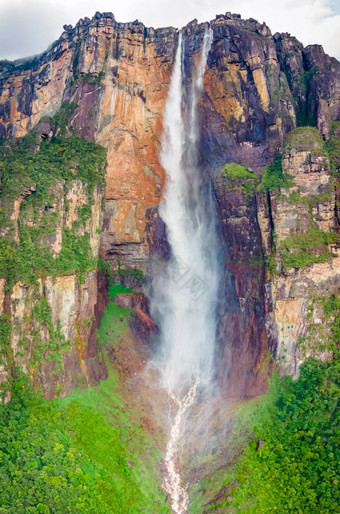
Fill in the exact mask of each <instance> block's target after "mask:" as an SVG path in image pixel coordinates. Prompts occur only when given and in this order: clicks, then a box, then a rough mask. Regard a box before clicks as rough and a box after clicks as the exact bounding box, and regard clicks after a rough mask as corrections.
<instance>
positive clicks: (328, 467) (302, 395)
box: [229, 359, 340, 513]
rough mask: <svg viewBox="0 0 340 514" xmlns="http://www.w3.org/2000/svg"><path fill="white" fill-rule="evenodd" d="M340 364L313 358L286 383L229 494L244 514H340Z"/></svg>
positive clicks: (253, 442)
mask: <svg viewBox="0 0 340 514" xmlns="http://www.w3.org/2000/svg"><path fill="white" fill-rule="evenodd" d="M339 374H340V364H339V361H331V362H320V361H318V360H316V359H310V360H309V361H308V362H306V364H304V365H303V366H302V368H301V376H300V378H299V380H297V381H293V380H292V379H291V377H287V378H286V379H285V380H282V382H281V384H280V389H279V396H278V400H277V402H276V404H275V408H274V409H273V412H272V414H271V416H270V420H269V421H268V420H267V423H266V424H265V425H263V426H261V428H259V429H257V430H256V432H255V433H256V437H255V438H254V439H253V440H252V441H251V442H250V443H249V445H248V447H247V449H246V452H245V456H244V457H243V458H242V459H241V461H240V464H239V466H238V469H237V475H236V483H235V484H234V486H233V490H232V491H230V494H231V496H232V498H233V499H234V501H233V502H231V503H229V504H230V505H232V506H234V505H235V506H237V507H238V509H237V510H238V511H242V512H259V513H260V512H264V513H265V512H268V513H269V512H274V511H277V512H310V513H318V512H337V509H338V505H339V500H340V495H339V488H338V480H339V471H340V469H339V457H340V455H339V450H338V447H337V437H338V430H339V424H338V419H337V415H336V408H337V403H338V401H339V385H338V384H339Z"/></svg>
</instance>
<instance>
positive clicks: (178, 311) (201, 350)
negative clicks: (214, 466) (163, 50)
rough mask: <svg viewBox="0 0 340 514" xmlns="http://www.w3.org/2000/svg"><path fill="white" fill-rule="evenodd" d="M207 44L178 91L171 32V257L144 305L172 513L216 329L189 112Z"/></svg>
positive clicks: (209, 231)
mask: <svg viewBox="0 0 340 514" xmlns="http://www.w3.org/2000/svg"><path fill="white" fill-rule="evenodd" d="M211 42H212V31H211V30H210V29H207V30H206V31H205V34H204V40H203V48H202V53H201V58H200V62H199V64H198V66H197V67H196V69H195V70H194V71H193V73H192V78H191V86H190V87H189V88H187V90H185V88H184V86H183V84H184V80H183V78H184V77H183V74H184V62H183V53H184V52H183V41H182V34H180V35H179V40H178V48H177V52H176V58H175V65H174V70H173V73H172V77H171V83H170V89H169V94H168V98H167V103H166V109H165V115H164V134H163V140H162V151H161V163H162V165H163V167H164V169H165V171H166V176H167V187H166V191H165V194H164V197H163V201H162V203H161V206H160V215H161V217H162V219H163V221H164V222H165V224H166V229H167V237H168V241H169V244H170V248H171V257H170V261H169V263H168V265H167V268H166V270H165V272H164V271H163V273H161V274H159V275H157V276H156V277H155V280H154V284H153V286H154V295H153V298H152V305H151V306H152V313H153V316H154V318H155V319H156V320H157V323H158V326H159V327H160V331H161V337H162V350H163V354H162V357H161V364H160V368H161V370H162V379H163V381H164V386H165V387H166V388H167V391H168V394H169V403H170V407H171V408H170V411H171V419H170V421H171V427H172V428H171V431H170V436H169V441H168V445H167V451H166V455H165V459H164V462H165V467H166V475H165V478H164V483H163V488H164V490H165V491H166V492H167V493H168V494H169V495H170V497H171V506H172V510H173V512H175V513H183V512H186V511H187V506H188V494H187V491H186V490H185V488H184V487H183V486H182V485H181V477H180V474H179V472H178V470H177V468H178V466H177V458H178V451H179V445H180V442H181V436H182V434H183V430H184V428H185V420H186V418H187V416H188V412H189V410H190V408H191V406H192V405H193V404H194V403H195V401H196V396H197V391H198V387H199V386H200V388H203V387H207V386H208V385H209V384H210V381H211V375H212V363H213V351H214V342H215V332H216V320H215V305H216V299H217V289H218V282H219V266H218V261H217V246H218V245H217V236H216V230H215V221H214V220H215V218H214V214H213V206H212V200H211V194H210V191H209V184H207V181H204V180H203V178H202V173H201V170H200V167H199V162H198V139H199V126H198V125H199V124H198V117H197V103H198V101H199V100H200V98H201V95H202V89H203V75H204V71H205V67H206V62H207V57H208V53H209V50H210V47H211Z"/></svg>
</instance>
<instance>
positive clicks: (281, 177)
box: [257, 156, 293, 193]
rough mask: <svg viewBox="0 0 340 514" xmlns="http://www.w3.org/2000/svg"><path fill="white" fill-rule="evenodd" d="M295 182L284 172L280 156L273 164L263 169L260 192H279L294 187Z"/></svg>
mask: <svg viewBox="0 0 340 514" xmlns="http://www.w3.org/2000/svg"><path fill="white" fill-rule="evenodd" d="M292 185H293V180H292V178H291V177H290V175H288V173H284V172H283V170H282V156H280V157H279V158H278V159H277V160H276V161H275V162H274V163H273V164H271V165H267V166H265V167H264V168H263V173H262V177H261V183H260V184H259V186H258V188H257V189H258V191H262V192H265V193H268V191H269V190H271V191H277V192H279V191H280V189H281V188H286V189H287V188H289V187H292Z"/></svg>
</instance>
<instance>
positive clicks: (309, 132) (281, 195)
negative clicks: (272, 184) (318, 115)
mask: <svg viewBox="0 0 340 514" xmlns="http://www.w3.org/2000/svg"><path fill="white" fill-rule="evenodd" d="M282 167H283V170H284V171H285V172H286V173H287V174H289V176H290V180H291V187H288V188H281V190H280V191H276V192H270V193H269V195H268V203H266V202H264V203H259V210H258V219H259V224H260V227H261V232H262V238H263V248H264V250H265V255H266V258H267V259H273V260H272V261H271V266H272V273H271V274H270V280H269V281H268V283H267V284H268V285H267V290H268V292H269V297H270V300H271V306H272V309H273V310H272V312H268V319H267V326H268V330H269V332H270V333H272V336H273V339H274V341H276V356H277V358H278V360H279V365H280V369H281V371H282V372H283V373H287V374H290V375H292V376H294V377H297V376H298V373H299V366H300V364H301V363H302V362H304V360H305V359H306V357H307V356H309V355H311V354H312V355H319V356H323V357H325V358H326V357H327V356H328V353H327V352H325V351H324V350H323V349H322V346H323V343H324V341H322V340H320V344H319V348H318V349H317V350H315V349H314V350H313V351H312V350H311V349H309V348H308V344H307V346H306V347H303V346H301V345H300V346H299V341H300V339H301V338H302V337H303V336H306V335H308V327H309V326H310V325H311V324H313V323H320V320H321V311H320V307H319V305H318V300H319V299H320V297H322V296H329V295H330V294H332V293H335V294H337V293H339V290H340V259H339V254H340V252H339V243H340V240H339V237H338V236H337V234H336V230H337V225H336V216H335V213H336V209H335V207H336V204H335V184H336V177H334V176H332V174H331V171H330V164H329V158H328V154H327V151H326V147H325V145H324V142H323V140H322V138H321V136H320V133H318V131H317V130H316V129H313V128H308V127H303V128H300V129H296V130H295V131H293V132H292V133H291V134H289V136H288V138H287V143H286V149H285V152H284V154H283V157H282ZM262 202H263V200H262ZM273 236H274V241H273V240H272V239H271V238H273ZM274 247H275V249H274Z"/></svg>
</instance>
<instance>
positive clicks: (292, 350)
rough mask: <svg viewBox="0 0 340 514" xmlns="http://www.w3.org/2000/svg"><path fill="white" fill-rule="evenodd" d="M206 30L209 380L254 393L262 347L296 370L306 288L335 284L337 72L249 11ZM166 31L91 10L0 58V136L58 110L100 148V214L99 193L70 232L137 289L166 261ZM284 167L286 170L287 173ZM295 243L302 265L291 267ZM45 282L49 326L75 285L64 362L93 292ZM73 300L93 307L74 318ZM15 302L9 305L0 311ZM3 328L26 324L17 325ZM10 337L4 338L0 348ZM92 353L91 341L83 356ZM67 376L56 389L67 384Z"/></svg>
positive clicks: (203, 113) (262, 377) (194, 48)
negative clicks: (38, 50) (215, 259)
mask: <svg viewBox="0 0 340 514" xmlns="http://www.w3.org/2000/svg"><path fill="white" fill-rule="evenodd" d="M206 26H207V24H198V23H197V22H196V21H195V20H194V21H193V22H191V23H189V24H188V25H187V26H186V27H185V28H184V29H183V36H184V37H183V40H184V45H185V59H184V66H185V70H186V73H185V76H186V83H185V84H184V87H187V86H188V85H189V82H190V76H191V69H192V66H193V65H194V63H195V60H196V59H197V58H198V56H199V52H200V50H201V47H202V40H203V34H204V29H205V27H206ZM210 26H211V28H212V29H213V33H214V38H213V45H212V49H211V52H210V54H209V58H208V65H207V71H206V74H205V79H204V95H203V98H202V101H201V103H200V109H199V119H200V127H201V138H200V154H201V162H200V166H201V169H202V173H204V175H205V176H206V177H207V178H208V177H209V176H210V177H211V178H212V181H213V183H214V189H215V196H216V207H217V213H218V222H219V225H220V230H221V239H222V241H223V251H224V263H225V279H224V284H223V286H222V291H221V298H222V301H221V305H220V318H219V319H220V323H219V334H218V341H219V349H218V360H219V362H220V365H219V373H218V374H219V378H220V382H221V383H222V384H226V383H228V390H229V392H230V393H231V394H247V395H254V394H258V393H260V392H262V391H264V389H265V387H266V378H267V376H268V372H270V369H271V367H272V355H277V356H279V357H280V358H281V363H282V369H283V370H284V371H285V372H288V373H291V374H294V375H295V374H296V373H297V372H298V363H299V362H300V360H301V359H302V355H300V354H299V351H298V350H297V349H296V343H297V340H298V339H299V337H300V336H302V335H304V333H305V332H306V325H307V321H306V320H307V314H308V306H309V305H310V303H311V302H312V303H313V301H314V300H313V298H312V297H311V295H312V293H313V295H314V297H315V296H316V294H318V295H321V294H326V293H327V294H328V293H329V291H334V292H335V291H336V290H337V288H338V286H339V282H340V271H339V260H338V257H337V247H338V241H337V239H336V238H335V237H333V235H329V234H333V233H334V232H335V231H336V230H338V221H337V219H338V218H337V216H338V204H337V201H336V198H337V197H338V186H337V183H338V182H337V181H338V175H337V173H338V169H337V166H338V165H339V160H337V157H336V149H337V148H338V147H337V146H336V145H337V144H338V143H337V141H338V139H337V136H338V133H337V130H338V125H336V124H335V123H336V121H338V120H339V96H340V92H339V74H340V67H339V63H338V62H337V61H336V60H335V59H333V58H331V57H329V56H327V55H325V54H324V52H323V50H322V48H321V47H319V46H317V45H313V46H309V47H307V48H303V46H302V45H301V44H300V43H299V42H298V41H297V40H296V39H295V38H294V37H291V36H290V35H289V34H275V35H274V36H272V34H271V32H270V29H269V28H268V27H267V26H266V25H265V24H260V23H258V22H257V21H256V20H252V19H250V20H242V19H241V18H240V16H239V15H232V14H230V13H226V14H225V15H220V16H217V17H216V19H215V20H213V21H212V22H211V23H210ZM177 38H178V32H177V30H176V29H174V28H166V29H156V30H154V29H152V28H146V27H145V26H144V25H143V24H142V23H140V22H138V21H137V20H136V21H135V22H133V23H125V24H123V23H118V22H116V21H115V19H114V16H113V15H112V14H111V13H103V14H100V13H97V14H96V15H95V17H94V18H93V19H92V20H89V19H87V18H86V19H84V20H80V21H79V22H78V24H77V25H76V26H75V27H74V28H73V27H71V26H66V27H65V31H64V32H63V34H62V35H61V37H60V39H59V40H58V41H56V42H55V43H54V44H53V45H52V47H51V48H50V49H49V50H48V51H47V52H46V53H44V54H42V55H41V56H40V57H38V58H36V59H34V60H33V61H26V62H23V63H10V62H2V63H0V85H1V90H0V135H1V136H2V137H4V138H17V137H21V136H24V135H25V134H26V133H27V132H28V131H29V130H31V129H33V128H34V127H36V126H37V125H38V126H39V123H40V124H41V123H44V120H45V119H46V117H51V116H54V115H55V114H56V113H59V112H62V111H63V109H64V110H65V105H67V106H68V107H69V110H68V119H67V124H66V125H67V126H66V127H65V130H66V136H70V135H72V134H77V135H78V136H80V137H83V138H86V139H88V140H90V141H93V142H96V143H99V144H100V145H102V146H104V148H105V149H106V151H107V175H106V198H105V207H104V208H103V210H101V208H100V207H97V208H94V206H95V205H97V206H99V204H100V198H99V196H98V198H97V199H94V204H93V205H92V207H91V209H92V210H91V214H90V217H89V218H88V219H87V221H86V223H87V226H86V227H85V228H80V227H78V229H77V230H80V231H82V232H81V233H80V232H79V236H80V235H81V234H83V233H84V231H85V232H87V233H88V234H89V236H88V237H89V241H90V244H91V247H92V248H93V252H94V254H96V252H97V249H98V235H96V233H97V229H101V228H102V234H101V242H100V256H101V257H102V258H103V259H104V260H106V261H108V262H109V263H110V265H111V269H112V270H118V271H119V274H120V275H121V277H123V279H124V281H125V282H126V283H133V284H134V286H135V287H137V288H140V281H139V278H140V276H141V274H142V273H146V274H148V273H150V269H151V263H152V261H153V260H154V259H161V258H166V256H167V252H168V248H167V243H166V235H165V231H164V226H163V224H162V221H161V220H160V218H159V216H158V210H157V206H158V204H159V202H160V200H161V194H162V189H163V187H164V171H163V169H162V167H161V166H160V163H159V158H158V153H159V147H160V138H161V133H162V114H163V112H164V105H165V101H166V95H167V90H168V86H169V81H170V76H171V71H172V66H173V62H174V56H175V49H176V44H177ZM62 106H64V107H63V109H62V110H61V111H60V109H61V107H62ZM297 125H299V126H303V125H314V126H316V127H317V128H318V129H319V130H320V132H317V129H316V128H313V129H312V132H310V131H309V132H308V131H307V132H308V134H309V135H307V136H306V137H300V138H299V137H298V133H296V132H291V131H292V130H293V129H295V127H296V126H297ZM298 130H299V129H298ZM48 132H49V129H48V128H47V129H45V130H44V131H43V132H42V133H43V137H44V138H45V137H48ZM289 133H291V134H294V133H295V134H296V135H297V137H295V138H294V137H292V136H291V137H290V136H289V135H288V134H289ZM300 135H301V134H300ZM289 137H290V139H289ZM326 142H327V146H325V144H326ZM280 153H283V157H282V159H281V158H280V159H279V168H280V170H279V175H280V179H279V183H278V184H275V183H273V181H272V180H271V178H270V177H272V176H273V175H274V176H275V166H274V167H273V163H274V162H275V160H276V159H277V158H278V157H279V154H280ZM330 156H331V157H330ZM231 163H237V164H239V165H242V166H244V167H245V169H247V170H251V172H252V173H251V174H250V175H249V176H248V177H246V178H245V177H244V176H243V177H242V176H241V177H239V176H237V174H236V175H235V174H234V175H233V173H228V170H227V171H226V172H225V173H224V172H223V170H224V169H225V167H226V165H228V164H231ZM267 165H270V167H269V168H268V167H267V168H266V166H267ZM221 170H222V173H221ZM283 176H292V178H290V182H289V181H288V182H287V181H286V182H284V180H281V178H282V177H283ZM268 177H269V179H268ZM287 180H288V179H287ZM274 182H275V181H274ZM36 186H37V184H35V183H33V182H29V181H28V182H27V185H26V184H25V188H24V189H22V191H20V194H19V195H18V197H17V198H16V199H15V200H16V204H15V203H14V204H13V213H12V214H11V216H12V221H13V223H14V225H15V223H17V221H18V215H19V213H20V212H21V207H20V206H21V205H22V202H25V200H24V198H26V197H28V195H30V194H31V193H32V192H33V191H34V188H35V187H36ZM32 187H33V189H32ZM58 187H64V186H63V185H62V184H61V185H60V186H58V185H56V189H58ZM83 187H84V186H82V185H81V182H79V181H77V180H74V181H73V182H72V185H70V186H68V189H67V191H65V189H64V193H63V195H61V196H62V197H63V198H64V201H65V198H68V201H70V200H71V202H70V208H69V211H68V212H67V213H65V214H64V215H63V216H62V218H63V220H64V221H63V223H65V224H66V226H67V223H70V221H68V220H69V219H70V216H71V217H72V213H74V212H77V209H78V210H79V208H80V207H81V202H82V200H81V198H82V197H83V194H84V193H83ZM29 188H31V189H29ZM93 194H94V195H96V194H99V193H96V192H94V193H93ZM65 195H66V196H65ZM60 198H61V197H60ZM72 199H73V200H72ZM54 202H55V204H54V205H52V208H55V209H56V210H58V211H60V210H61V211H62V208H63V207H62V202H63V200H62V199H59V200H58V194H56V195H55V200H54ZM72 202H73V203H72ZM77 202H78V203H77ZM79 202H80V203H79ZM57 204H58V206H57ZM101 216H103V223H102V220H101ZM101 223H102V224H101ZM89 224H92V225H91V227H92V228H91V227H90V226H89ZM13 230H14V237H16V238H17V239H18V237H19V232H18V230H19V229H18V228H15V226H14V229H13ZM61 230H62V227H61V226H59V228H57V229H56V232H55V235H54V236H53V237H52V238H51V237H50V236H48V238H47V239H48V241H49V244H50V245H51V246H50V248H51V250H53V251H54V252H55V253H56V254H57V253H58V251H60V244H61V243H60V235H59V236H58V234H60V233H61V232H60V231H61ZM91 234H92V235H91ZM323 234H324V235H323ZM300 236H302V238H301V239H300V243H299V237H300ZM311 237H312V239H313V240H315V241H314V243H315V244H314V246H313V245H312V247H311V246H308V244H307V246H306V245H305V247H303V244H304V243H303V240H304V239H307V240H309V238H311ZM294 238H295V239H294ZM47 239H46V241H47ZM299 244H300V246H301V248H302V252H305V253H306V254H308V255H310V259H309V260H308V259H307V260H306V259H305V260H303V261H302V260H301V259H300V260H299V258H298V259H297V260H296V258H295V257H296V256H295V255H294V254H295V253H299V252H298V250H297V249H296V248H299ZM294 245H295V246H294ZM94 254H93V255H94ZM292 257H293V258H294V259H295V260H294V259H292ZM46 280H49V279H46ZM57 280H59V281H60V284H59V286H58V287H59V290H60V291H61V292H58V291H59V290H58V291H57V289H58V287H57V286H56V285H55V286H52V285H51V286H50V285H49V283H48V284H47V285H46V286H44V285H43V282H39V286H38V289H39V288H41V287H45V288H47V289H46V290H47V291H49V292H48V294H46V295H45V296H46V297H47V298H49V305H50V307H51V315H52V318H53V319H54V320H56V319H57V318H58V315H57V314H56V312H55V309H58V308H57V307H54V305H57V304H58V302H61V303H63V301H64V300H62V298H63V295H64V294H65V295H67V294H69V293H66V292H65V293H64V292H63V291H64V288H65V289H67V290H69V289H71V290H72V291H73V293H72V295H73V296H72V300H70V304H72V305H76V304H77V305H78V299H79V298H80V299H81V301H80V306H79V309H78V308H77V309H76V308H74V309H73V310H72V309H70V313H71V314H69V317H68V318H67V319H66V318H65V317H64V318H63V321H62V320H60V321H61V323H62V324H63V326H64V327H65V328H64V335H65V338H66V339H67V338H70V340H71V346H72V345H73V350H72V352H73V354H74V355H75V351H76V350H77V343H76V340H77V330H78V329H77V327H78V325H77V323H79V322H80V323H81V324H82V323H83V321H84V320H86V319H89V318H91V317H92V316H93V309H94V305H95V301H94V300H93V299H92V300H90V304H91V305H92V306H93V307H88V306H86V294H84V291H86V290H89V291H90V292H91V293H92V291H93V290H95V289H96V286H95V284H94V282H92V283H91V284H92V285H91V286H90V285H89V284H90V282H91V281H94V280H95V276H94V272H93V271H91V272H89V274H87V275H86V277H85V282H84V283H83V284H79V285H76V282H74V281H75V278H72V276H71V275H70V276H67V277H62V276H61V277H60V278H59V279H57ZM64 282H65V283H64ZM57 283H58V282H57ZM66 283H67V284H66ZM25 287H26V289H22V288H25ZM49 288H50V289H49ZM54 288H56V289H55V290H54ZM24 290H25V293H24V292H23V291H24ZM16 295H17V296H18V298H19V300H18V301H19V303H20V302H25V299H24V298H31V293H30V290H29V289H28V290H27V286H25V285H15V286H13V289H12V292H7V296H8V298H10V300H9V299H8V300H6V301H7V304H6V305H9V304H11V302H12V304H13V301H14V300H13V299H14V298H15V297H16ZM54 297H55V299H53V298H54ZM65 298H66V296H65ZM76 300H77V301H76ZM65 301H66V300H65ZM27 302H28V303H29V302H31V300H27ZM83 302H85V303H84V304H83ZM61 303H60V305H61ZM12 304H11V305H12ZM22 305H24V303H23V304H22ZM81 305H84V309H90V311H91V312H87V313H86V314H84V313H83V311H82V307H81ZM13 309H14V308H13V307H10V308H9V307H8V308H7V311H6V312H12V313H13V312H14V310H13ZM22 309H23V307H22V306H21V307H19V311H21V310H22ZM315 312H316V311H315ZM11 315H12V316H14V314H11ZM18 319H19V318H18ZM13 321H15V320H14V318H13ZM55 322H56V321H55ZM15 323H17V324H19V325H20V328H18V329H17V331H18V332H21V333H23V330H24V324H23V322H22V321H20V322H19V321H17V322H16V321H15ZM55 326H56V325H55ZM66 326H69V328H66ZM79 326H80V325H79ZM81 326H82V325H81ZM54 330H55V329H54ZM84 330H85V329H84ZM86 330H87V329H86ZM91 330H92V329H91ZM91 333H92V332H91ZM12 337H13V336H12ZM16 337H17V338H19V339H20V337H22V336H20V335H18V336H16ZM91 337H92V336H91ZM91 337H90V339H88V338H87V337H86V338H85V339H86V341H90V340H91ZM16 344H17V343H16V342H15V341H14V339H12V346H13V347H15V345H16ZM89 344H90V343H89ZM93 345H94V343H91V344H90V346H89V347H91V348H94V346H93ZM72 352H71V354H70V355H71V356H70V359H72V358H73V357H72ZM91 352H92V353H91ZM85 353H86V352H85ZM95 353H96V352H95V351H94V350H91V351H90V350H89V353H88V356H89V358H92V357H94V355H95ZM80 354H82V352H80V353H79V351H78V357H77V358H74V362H76V364H74V366H75V367H77V369H79V368H81V367H82V366H83V364H82V361H83V360H84V357H83V356H82V355H80ZM285 355H287V357H286V359H283V361H284V362H283V361H282V357H283V356H285ZM25 362H27V359H26V361H25ZM230 363H232V365H231V366H230ZM72 366H73V365H72ZM42 373H44V371H43V372H42ZM46 373H47V371H46ZM58 373H59V372H58ZM60 373H61V371H60ZM93 373H94V374H93V376H96V377H98V376H99V375H100V373H99V372H98V373H99V374H98V373H97V371H96V372H93ZM103 373H104V372H103ZM74 377H75V375H74V376H73V378H72V380H70V381H69V382H68V383H69V384H70V385H69V386H67V387H73V385H74V384H75V378H74ZM81 380H82V381H83V382H84V380H86V379H84V378H81ZM94 380H95V379H94ZM47 381H48V379H47ZM51 383H53V384H54V382H53V381H52V382H51ZM65 383H66V382H65ZM48 387H50V386H48ZM51 387H52V386H51ZM53 387H54V385H53ZM67 390H69V389H67ZM51 394H53V393H49V396H51Z"/></svg>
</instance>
